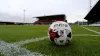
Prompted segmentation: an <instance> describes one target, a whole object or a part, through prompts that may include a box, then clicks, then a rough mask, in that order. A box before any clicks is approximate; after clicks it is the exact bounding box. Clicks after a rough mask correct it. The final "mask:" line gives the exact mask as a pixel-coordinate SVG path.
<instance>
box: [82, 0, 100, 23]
mask: <svg viewBox="0 0 100 56" xmlns="http://www.w3.org/2000/svg"><path fill="white" fill-rule="evenodd" d="M99 10H100V0H99V1H98V2H97V3H96V5H95V6H94V7H93V8H92V9H91V10H90V12H89V13H88V14H87V15H86V17H85V18H84V19H86V20H88V24H93V23H96V22H100V12H99Z"/></svg>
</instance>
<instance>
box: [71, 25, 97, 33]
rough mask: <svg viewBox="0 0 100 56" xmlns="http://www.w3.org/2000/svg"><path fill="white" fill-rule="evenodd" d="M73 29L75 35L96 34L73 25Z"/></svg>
mask: <svg viewBox="0 0 100 56" xmlns="http://www.w3.org/2000/svg"><path fill="white" fill-rule="evenodd" d="M71 28H72V32H73V34H96V33H94V32H91V31H88V30H86V29H84V28H82V27H81V26H75V25H72V26H71Z"/></svg>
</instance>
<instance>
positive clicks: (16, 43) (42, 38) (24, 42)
mask: <svg viewBox="0 0 100 56" xmlns="http://www.w3.org/2000/svg"><path fill="white" fill-rule="evenodd" d="M46 38H48V37H47V36H45V37H41V38H34V39H28V40H23V41H19V42H15V43H13V44H15V45H18V46H21V45H24V44H27V43H30V42H36V41H40V40H44V39H46Z"/></svg>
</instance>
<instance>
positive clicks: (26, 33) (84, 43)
mask: <svg viewBox="0 0 100 56" xmlns="http://www.w3.org/2000/svg"><path fill="white" fill-rule="evenodd" d="M48 27H49V26H3V25H2V26H0V40H3V41H5V42H9V43H12V42H18V41H22V40H23V41H24V40H27V39H32V38H41V37H43V36H47V32H48ZM84 27H87V28H89V29H92V30H95V31H98V32H100V27H89V26H84ZM71 28H72V33H73V35H76V34H89V35H98V34H96V33H94V32H91V31H88V30H86V29H84V28H82V27H80V26H74V25H73V26H71ZM22 47H24V48H26V49H28V50H30V51H31V52H39V53H42V54H46V55H51V56H100V36H73V39H72V41H71V43H70V44H69V45H65V46H57V45H55V44H53V43H52V42H50V40H49V39H44V40H41V41H38V42H31V43H27V44H25V45H23V46H22ZM0 56H3V55H1V54H0Z"/></svg>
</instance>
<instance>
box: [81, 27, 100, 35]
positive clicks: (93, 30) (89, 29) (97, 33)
mask: <svg viewBox="0 0 100 56" xmlns="http://www.w3.org/2000/svg"><path fill="white" fill-rule="evenodd" d="M81 27H82V28H84V29H86V30H88V31H91V32H94V33H97V34H100V32H97V31H95V30H91V29H89V28H86V27H83V26H81Z"/></svg>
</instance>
